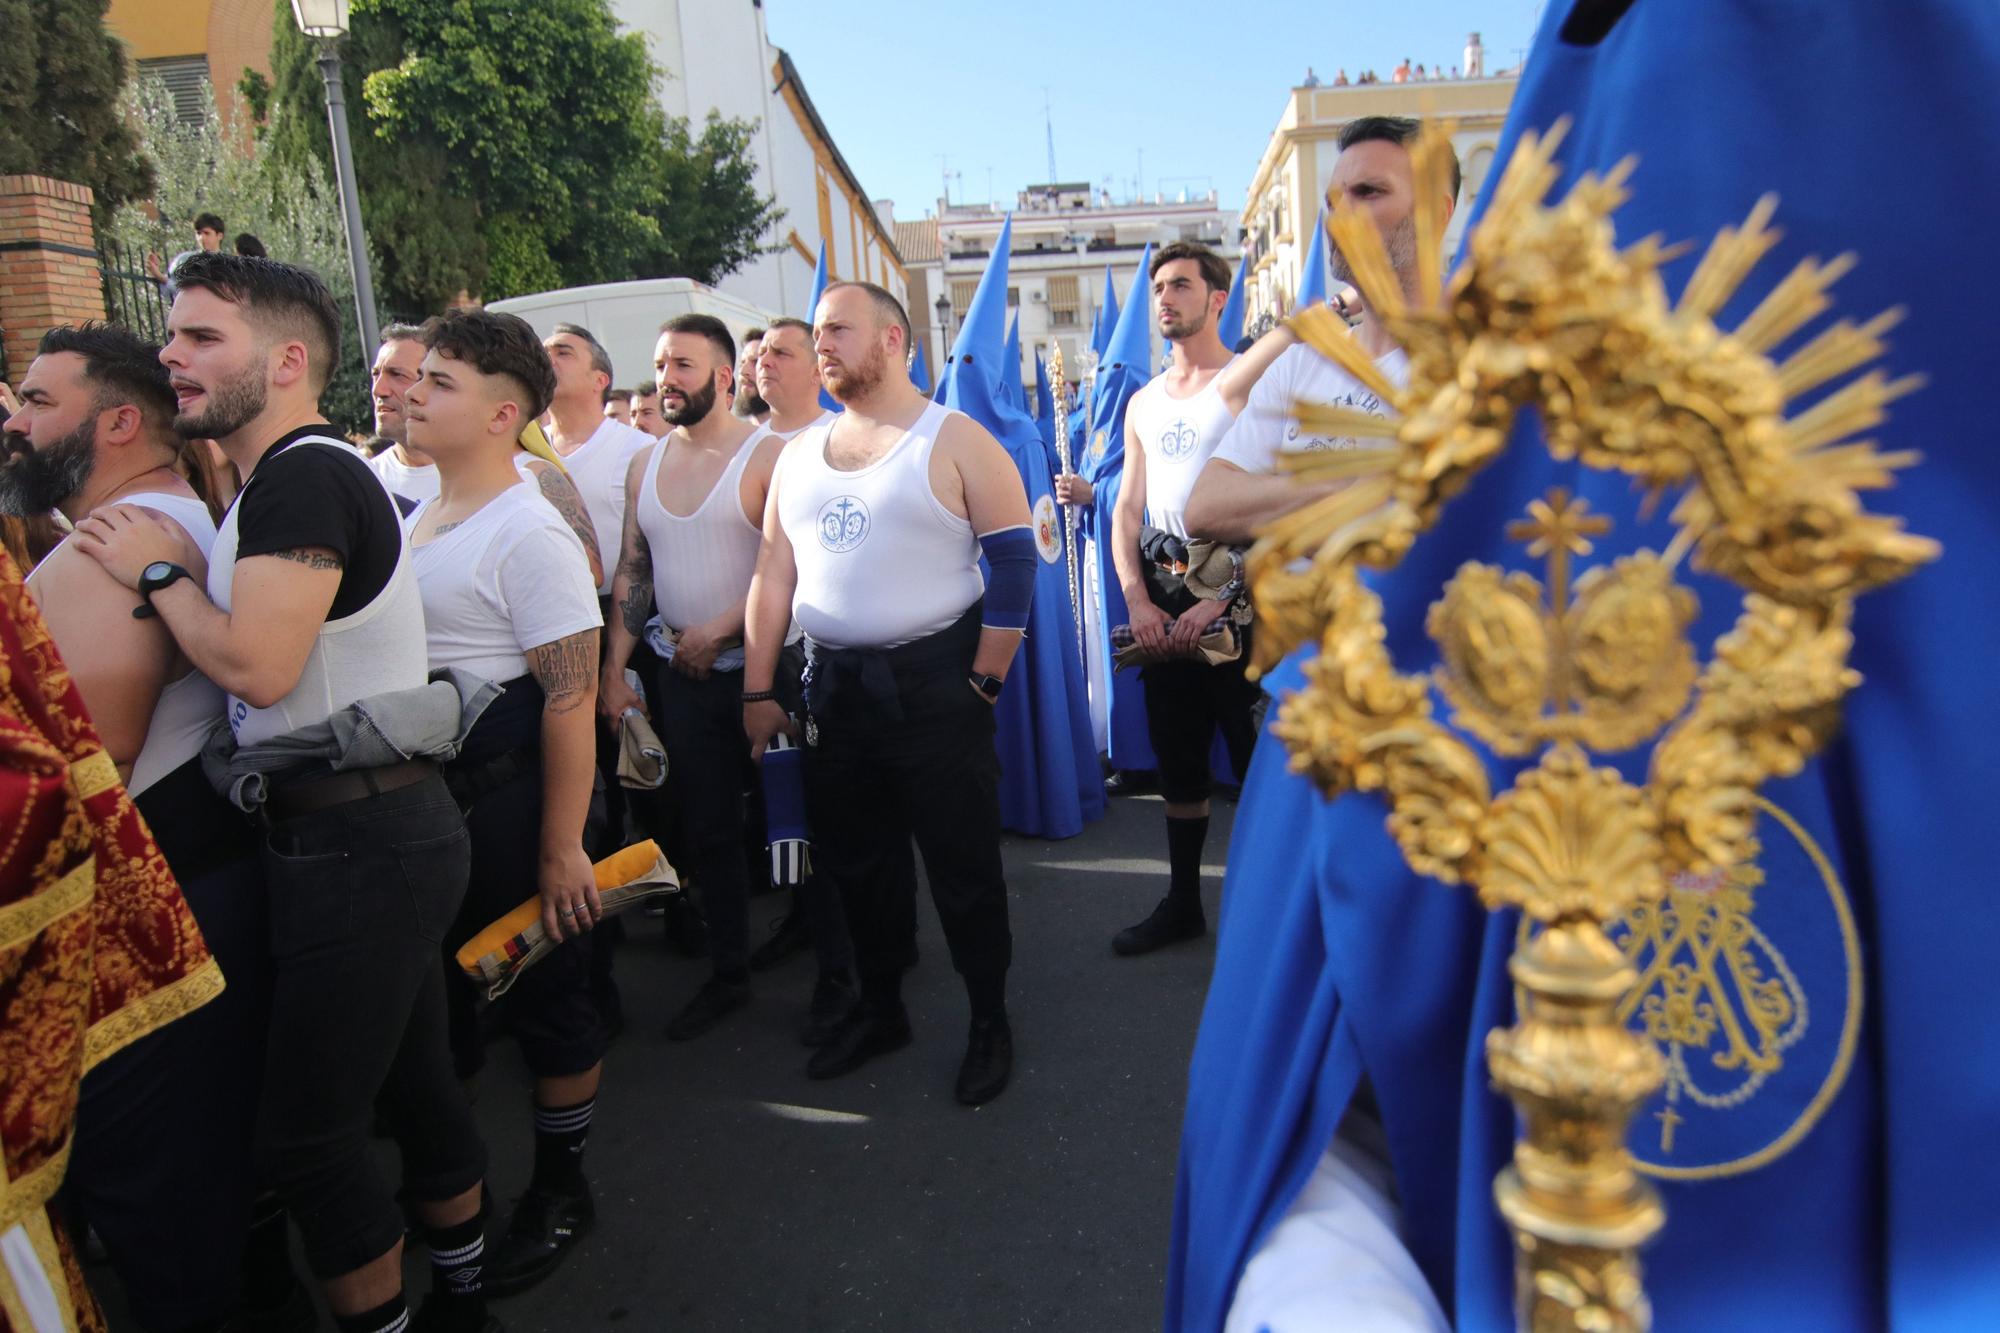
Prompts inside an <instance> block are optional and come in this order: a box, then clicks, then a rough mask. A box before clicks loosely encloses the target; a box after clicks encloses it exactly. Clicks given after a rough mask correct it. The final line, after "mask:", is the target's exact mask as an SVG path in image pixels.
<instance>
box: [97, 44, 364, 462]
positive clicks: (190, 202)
mask: <svg viewBox="0 0 2000 1333" xmlns="http://www.w3.org/2000/svg"><path fill="white" fill-rule="evenodd" d="M202 99H203V102H204V105H205V110H206V114H205V115H204V116H203V118H202V122H201V123H200V124H198V125H188V124H184V123H183V122H182V121H181V120H180V119H179V118H178V117H177V116H176V115H175V114H174V101H173V96H172V94H170V93H169V92H168V91H167V89H166V85H164V84H163V83H161V82H160V81H159V80H158V79H154V78H141V79H139V80H138V81H137V82H136V83H135V84H134V85H133V86H132V87H131V88H130V89H128V90H127V92H126V96H125V98H124V99H123V101H122V103H121V106H120V111H121V114H122V116H123V118H124V120H125V122H126V123H128V124H130V125H131V126H133V127H134V129H135V131H136V132H137V135H138V140H139V144H140V147H141V148H142V149H143V151H144V152H145V154H146V156H147V158H149V159H150V160H151V162H152V166H153V170H154V174H155V177H156V183H155V186H154V189H153V193H152V196H151V198H150V199H149V200H147V201H146V202H147V203H148V204H150V205H151V206H150V207H142V206H140V205H139V204H129V205H127V206H126V207H123V208H120V209H119V210H118V211H117V212H116V213H115V214H114V215H113V216H112V218H111V222H110V226H109V234H110V236H111V238H112V240H114V241H116V242H117V243H118V244H119V245H121V246H123V247H124V248H125V250H126V251H127V253H128V254H130V255H133V256H140V255H146V254H152V255H156V256H158V257H159V260H160V262H161V264H162V266H164V265H165V263H166V262H167V261H168V260H169V259H170V258H171V257H172V255H173V254H174V253H175V252H176V251H179V250H185V249H188V248H189V247H190V246H191V245H192V244H193V235H194V233H193V232H192V231H191V230H190V228H191V226H192V221H193V218H194V216H195V214H197V213H201V212H211V213H216V214H219V215H220V216H221V217H222V220H223V222H224V223H226V224H227V225H228V228H229V233H230V235H232V236H233V235H235V234H236V233H238V232H245V231H247V232H253V233H255V234H256V236H257V238H258V239H259V240H261V241H263V242H264V245H265V248H267V249H268V250H269V251H270V252H271V257H272V258H273V259H282V260H284V261H286V262H287V263H292V264H298V265H300V266H301V267H304V268H309V269H311V270H312V271H313V272H315V273H317V274H319V276H320V277H321V279H323V280H324V281H325V283H326V285H327V288H328V289H329V290H330V291H332V293H333V299H334V302H335V303H336V304H337V305H338V306H339V308H340V315H341V335H340V336H341V359H340V364H339V365H338V366H336V367H335V368H334V376H333V381H332V382H331V383H330V384H329V385H328V386H327V391H326V394H325V396H324V397H323V398H322V399H321V400H320V406H321V408H322V409H323V410H324V411H325V412H326V414H327V419H328V420H329V421H331V422H333V423H334V424H335V425H337V426H339V427H341V429H343V430H345V431H348V432H350V433H358V432H364V431H366V430H367V429H368V427H369V423H370V421H371V420H372V409H371V406H370V403H369V399H368V378H367V375H366V373H365V371H364V369H363V363H364V361H365V360H367V359H368V358H371V357H372V356H373V355H374V350H375V349H374V348H372V347H370V348H364V347H362V346H361V335H360V333H359V331H358V329H357V327H356V326H357V320H356V318H355V313H354V277H353V272H352V270H351V269H350V268H349V267H348V262H347V239H346V237H345V235H343V233H342V228H341V221H340V202H339V198H338V195H337V194H336V192H335V190H334V188H333V183H332V182H331V181H330V180H328V179H327V176H326V173H325V172H324V171H322V170H321V169H320V165H319V163H318V162H317V161H316V160H313V159H310V158H309V159H307V160H306V162H305V164H304V166H303V167H296V166H293V165H292V164H291V163H290V162H288V161H286V160H284V159H282V158H280V157H278V156H277V155H276V154H273V153H265V152H259V151H257V146H256V143H255V142H254V141H253V140H252V139H251V137H250V136H249V134H248V133H247V131H246V129H245V127H246V126H248V125H249V124H250V123H251V121H250V114H249V109H248V108H247V107H246V106H245V105H244V104H243V102H242V100H241V98H240V96H239V98H238V101H237V103H236V105H235V106H234V107H233V108H232V115H231V117H230V125H231V126H232V127H233V128H230V129H225V128H223V124H222V119H221V117H219V116H217V115H216V114H215V98H214V94H213V92H212V90H210V89H209V88H208V87H207V85H206V84H204V85H203V87H202Z"/></svg>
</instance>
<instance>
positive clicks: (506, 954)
mask: <svg viewBox="0 0 2000 1333" xmlns="http://www.w3.org/2000/svg"><path fill="white" fill-rule="evenodd" d="M595 868H596V871H597V897H598V900H599V901H600V902H602V903H603V904H604V915H605V916H607V917H613V916H617V915H618V914H619V913H620V912H623V911H624V910H625V909H626V908H628V907H633V906H636V905H637V904H639V903H643V902H646V901H647V900H649V899H652V898H660V897H664V896H666V895H667V894H673V893H679V892H680V891H681V882H680V877H679V876H678V875H676V874H675V873H674V868H673V867H672V866H671V865H668V864H667V858H666V857H665V856H664V855H662V854H661V852H660V848H659V844H658V843H655V842H653V841H652V840H651V839H648V840H647V841H645V842H635V843H633V844H632V845H631V846H630V847H627V848H625V849H624V850H623V851H619V852H613V853H612V854H611V855H609V856H607V857H605V858H604V859H603V860H602V861H599V862H598V863H597V865H596V867H595ZM555 947H556V942H555V941H553V940H551V939H550V938H549V937H548V932H546V931H544V930H543V929H542V900H541V899H540V898H539V897H535V898H530V899H528V900H527V901H526V902H524V903H522V904H521V905H520V906H519V907H516V908H515V909H514V910H513V911H511V912H509V913H507V915H505V916H503V917H501V918H500V919H499V920H498V921H495V922H494V923H493V924H492V925H490V926H488V927H487V928H486V929H484V930H482V931H480V932H479V933H478V934H477V935H474V936H473V937H472V938H471V939H469V940H467V941H466V942H465V944H464V946H463V947H461V948H460V949H459V951H458V953H457V955H456V957H457V961H458V967H459V970H460V971H462V972H464V973H465V975H466V976H468V977H470V978H472V979H473V980H474V981H476V982H479V983H480V984H482V985H484V986H485V987H486V998H487V999H489V1000H491V999H494V998H496V997H498V996H500V995H502V994H505V993H506V990H507V988H508V987H509V986H511V985H513V984H514V979H515V978H516V977H518V976H520V975H521V972H522V969H524V968H526V967H529V966H530V965H532V964H533V963H534V962H535V961H536V960H537V959H539V958H541V957H542V956H543V955H544V954H546V953H548V952H549V950H551V949H553V948H555Z"/></svg>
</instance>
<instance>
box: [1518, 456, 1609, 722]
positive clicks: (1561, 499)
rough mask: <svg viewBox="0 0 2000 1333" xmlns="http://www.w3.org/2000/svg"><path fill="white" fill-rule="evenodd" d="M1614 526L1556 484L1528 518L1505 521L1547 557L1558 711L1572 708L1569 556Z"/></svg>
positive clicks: (1581, 552)
mask: <svg viewBox="0 0 2000 1333" xmlns="http://www.w3.org/2000/svg"><path fill="white" fill-rule="evenodd" d="M1609 531H1611V520H1610V519H1608V518H1606V517H1604V515H1602V514H1593V513H1591V512H1590V501H1588V500H1584V499H1572V498H1571V496H1570V493H1569V488H1568V487H1566V486H1556V487H1553V488H1551V489H1550V491H1549V494H1548V498H1547V499H1545V500H1534V501H1530V502H1529V504H1528V517H1527V518H1526V519H1522V520H1519V521H1517V522H1514V523H1510V524H1508V525H1507V535H1508V536H1509V537H1511V538H1513V539H1514V540H1515V541H1517V542H1526V543H1527V546H1528V554H1529V555H1531V556H1534V555H1545V556H1547V557H1548V558H1549V632H1550V636H1551V638H1552V639H1553V640H1554V646H1555V654H1554V662H1553V665H1554V667H1555V671H1554V679H1553V680H1552V681H1551V682H1550V684H1551V686H1552V687H1553V688H1552V690H1551V693H1553V694H1554V696H1555V706H1556V711H1557V712H1558V713H1560V712H1563V711H1565V710H1567V709H1568V707H1569V703H1570V698H1569V640H1568V636H1567V635H1566V634H1565V633H1564V628H1565V626H1564V622H1563V617H1564V616H1565V615H1566V614H1568V612H1569V562H1570V557H1571V556H1585V555H1589V554H1590V553H1591V551H1592V550H1593V549H1595V548H1593V547H1592V545H1591V542H1590V539H1591V538H1592V537H1602V536H1603V535H1604V534H1605V533H1607V532H1609Z"/></svg>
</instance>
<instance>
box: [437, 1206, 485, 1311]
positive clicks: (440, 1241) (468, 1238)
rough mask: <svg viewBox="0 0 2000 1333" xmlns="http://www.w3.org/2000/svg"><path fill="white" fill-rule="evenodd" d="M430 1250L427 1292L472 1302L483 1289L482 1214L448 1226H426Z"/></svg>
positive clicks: (478, 1213) (483, 1247)
mask: <svg viewBox="0 0 2000 1333" xmlns="http://www.w3.org/2000/svg"><path fill="white" fill-rule="evenodd" d="M424 1232H425V1234H424V1240H425V1242H426V1243H427V1244H428V1245H429V1246H430V1251H431V1290H432V1291H434V1292H436V1293H437V1294H438V1295H439V1296H441V1297H444V1298H446V1299H449V1300H452V1301H462V1300H472V1299H475V1298H477V1297H479V1296H480V1294H481V1293H482V1292H483V1291H484V1290H485V1287H486V1283H485V1278H484V1272H483V1270H484V1268H485V1266H486V1211H485V1209H483V1208H482V1209H481V1210H480V1211H479V1212H477V1213H475V1214H473V1215H472V1216H471V1217H468V1218H466V1219H465V1220H464V1221H463V1222H459V1223H456V1224H454V1225H452V1226H448V1227H426V1228H425V1229H424Z"/></svg>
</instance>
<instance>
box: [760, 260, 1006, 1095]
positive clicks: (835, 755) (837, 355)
mask: <svg viewBox="0 0 2000 1333" xmlns="http://www.w3.org/2000/svg"><path fill="white" fill-rule="evenodd" d="M814 318H815V326H814V330H813V341H814V350H815V352H816V354H817V356H818V364H819V372H820V376H821V378H822V379H823V380H824V382H825V383H826V386H827V389H828V391H829V392H831V393H832V394H833V396H834V397H835V398H836V399H838V400H839V401H840V403H841V406H842V408H843V409H844V410H843V411H842V412H841V413H840V414H839V415H837V416H835V417H833V418H832V420H831V421H829V422H827V423H826V424H824V425H820V426H814V427H812V428H810V429H808V430H806V431H805V432H804V433H802V434H800V435H799V436H797V437H796V438H794V439H793V440H792V441H791V442H790V443H789V444H787V445H786V446H785V452H784V455H783V457H782V458H781V460H780V462H779V466H778V468H777V470H776V472H775V474H774V476H773V479H772V482H771V496H770V499H769V502H768V503H767V504H766V506H765V511H764V514H765V517H764V542H763V547H762V549H761V550H760V552H759V553H758V557H757V572H756V576H755V577H754V579H753V580H752V581H751V585H750V601H749V608H748V619H747V637H748V646H747V658H746V663H745V667H744V673H743V686H744V693H743V729H744V731H745V732H747V733H748V735H749V738H750V743H751V753H752V754H753V755H761V754H762V753H763V750H764V747H765V746H766V745H767V744H768V743H769V742H770V740H771V738H772V737H773V736H775V735H776V734H777V733H778V732H780V731H790V730H792V722H791V720H790V718H789V717H788V716H787V711H786V708H785V705H784V702H783V700H782V699H781V698H780V697H779V682H780V662H781V658H782V654H783V650H784V648H785V645H786V641H787V639H788V637H789V633H790V627H791V625H792V623H793V621H794V619H796V620H797V622H798V624H799V625H800V626H801V627H802V628H803V629H804V630H805V632H806V634H808V635H810V636H811V638H812V648H811V651H812V659H813V660H812V667H811V670H810V672H809V673H808V676H809V679H808V680H807V682H806V709H807V714H808V719H807V722H806V731H805V742H806V744H805V754H804V767H805V784H806V811H807V818H808V820H809V821H810V823H811V827H812V830H813V839H814V843H813V847H814V854H815V856H816V857H817V859H818V861H819V866H820V870H821V873H823V874H827V875H829V876H831V878H832V879H833V881H834V883H835V884H836V885H837V886H838V887H839V890H840V893H841V896H842V898H843V900H844V902H845V904H846V908H847V920H848V923H849V926H850V927H851V929H852V930H853V933H854V951H855V958H856V962H857V964H858V968H859V971H860V977H861V1003H860V1004H858V1005H857V1006H855V1008H854V1009H853V1010H852V1012H850V1013H849V1014H848V1016H847V1017H846V1018H844V1019H842V1020H841V1022H840V1023H839V1024H837V1025H836V1026H835V1027H834V1029H833V1030H832V1032H831V1033H830V1034H829V1036H828V1039H827V1041H826V1043H825V1044H824V1045H823V1046H821V1047H820V1048H819V1050H818V1051H817V1052H816V1053H815V1054H814V1055H813V1057H812V1059H811V1060H810V1061H809V1062H808V1064H807V1065H806V1073H807V1075H808V1076H809V1077H813V1078H833V1077H836V1076H838V1075H841V1074H845V1073H848V1072H850V1071H851V1070H854V1069H857V1068H859V1067H860V1066H861V1065H863V1064H864V1063H866V1062H867V1061H868V1060H869V1059H871V1058H873V1057H875V1056H878V1055H882V1054H886V1053H887V1052H890V1051H894V1050H898V1049H900V1048H901V1047H904V1046H907V1045H908V1044H909V1043H910V1020H909V1015H908V1013H907V1012H906V1011H905V1009H904V1007H903V998H902V974H903V964H904V960H905V957H906V953H907V949H908V945H909V939H908V923H909V921H910V920H911V918H912V914H913V912H914V905H913V903H912V902H911V897H912V894H913V892H914V883H913V881H912V878H911V877H910V876H907V875H904V874H898V873H896V866H897V863H898V858H899V857H907V855H908V848H909V843H910V839H911V837H912V836H913V835H914V837H915V838H916V842H917V847H918V849H919V851H920V852H921V853H922V855H923V858H924V867H925V870H926V871H927V872H928V875H929V878H930V884H931V896H932V898H933V900H934V901H935V902H936V904H937V909H938V918H939V920H940V922H941V923H942V925H943V927H944V934H945V940H946V942H947V943H948V944H949V945H950V948H951V957H952V965H953V966H954V967H955V968H956V969H957V970H958V972H959V974H960V976H962V977H963V978H964V980H965V987H966V991H967V994H968V996H969V997H970V999H971V1007H972V1026H971V1033H970V1038H969V1040H968V1042H967V1045H966V1052H965V1058H964V1060H963V1062H962V1063H961V1064H960V1067H959V1073H958V1080H957V1085H956V1089H955V1092H956V1096H957V1098H958V1100H959V1101H960V1102H961V1103H964V1104H966V1105H977V1104H979V1103H981V1102H985V1101H988V1100H990V1099H992V1098H993V1097H996V1096H998V1095H999V1094H1000V1092H1001V1091H1002V1090H1003V1089H1005V1087H1006V1086H1007V1080H1008V1076H1009V1075H1010V1073H1011V1072H1012V1069H1013V1058H1014V1052H1013V1033H1012V1030H1011V1029H1010V1027H1009V1025H1008V1021H1007V1006H1006V989H1007V968H1008V964H1009V963H1010V961H1011V957H1012V947H1013V938H1012V934H1011V931H1010V930H1009V927H1008V921H1007V885H1006V880H1005V878H1004V876H1003V873H1002V870H1001V864H1000V761H999V756H998V754H997V753H996V751H995V749H994V718H993V704H994V702H995V701H996V700H997V699H998V698H999V695H1000V689H1001V678H1002V677H1003V676H1004V675H1005V674H1006V672H1007V668H1008V666H1009V664H1011V663H1012V661H1013V659H1014V654H1015V652H1016V650H1017V649H1018V648H1019V647H1020V645H1021V633H1022V631H1023V629H1024V628H1025V627H1026V625H1027V623H1028V612H1029V609H1030V605H1031V601H1032V598H1033V595H1034V578H1035V565H1036V562H1037V559H1038V557H1037V555H1036V548H1035V539H1034V536H1033V533H1032V530H1031V529H1030V527H1029V521H1030V520H1029V514H1028V499H1027V495H1026V493H1025V492H1024V491H1023V489H1022V486H1021V474H1020V473H1019V472H1018V471H1016V470H1015V467H1014V462H1013V460H1012V459H1011V458H1010V457H1009V456H1008V454H1007V451H1006V450H1005V449H1004V448H1003V447H1001V445H1000V442H999V441H997V440H995V439H994V438H993V437H992V436H991V435H989V434H988V433H987V432H986V431H985V430H984V429H982V428H981V427H979V426H978V425H976V424H975V423H974V422H972V421H971V420H970V419H969V418H967V417H966V416H964V415H963V414H962V413H958V412H954V411H951V410H950V409H948V408H946V407H944V406H942V405H941V404H937V403H933V402H930V401H929V400H927V399H926V398H925V397H924V395H923V394H922V393H920V392H918V390H917V388H916V386H915V385H913V384H911V383H910V377H909V372H908V370H907V369H906V367H907V365H908V361H907V357H908V354H909V347H910V321H909V316H908V315H907V314H905V313H904V311H903V307H902V305H901V303H900V302H898V301H897V300H896V298H895V297H893V296H891V295H890V294H889V293H888V292H886V291H883V290H882V289H881V288H880V287H876V286H874V285H872V284H868V283H858V282H837V283H834V284H832V285H831V286H829V287H828V288H827V289H826V291H825V292H824V293H823V294H822V296H821V298H820V303H819V308H818V309H817V311H815V315H814ZM982 552H983V554H984V555H985V558H986V560H987V562H988V564H989V565H990V566H991V568H992V577H991V580H990V581H987V580H985V579H982V577H981V573H980V565H979V562H980V557H981V554H982Z"/></svg>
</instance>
